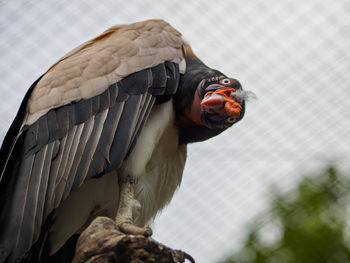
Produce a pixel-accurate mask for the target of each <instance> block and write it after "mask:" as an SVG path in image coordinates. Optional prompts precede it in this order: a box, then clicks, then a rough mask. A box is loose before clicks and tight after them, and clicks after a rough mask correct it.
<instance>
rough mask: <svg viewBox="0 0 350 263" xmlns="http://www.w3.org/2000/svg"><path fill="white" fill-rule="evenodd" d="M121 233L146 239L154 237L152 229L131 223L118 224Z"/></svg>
mask: <svg viewBox="0 0 350 263" xmlns="http://www.w3.org/2000/svg"><path fill="white" fill-rule="evenodd" d="M118 227H119V229H120V231H122V232H123V233H125V234H131V235H134V236H138V235H142V236H145V237H150V236H151V235H152V229H151V228H149V227H138V226H135V225H133V224H131V223H128V222H124V223H120V224H118Z"/></svg>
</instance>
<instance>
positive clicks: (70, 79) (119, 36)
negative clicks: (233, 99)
mask: <svg viewBox="0 0 350 263" xmlns="http://www.w3.org/2000/svg"><path fill="white" fill-rule="evenodd" d="M183 45H184V42H183V40H182V38H181V34H180V33H179V32H178V31H177V30H175V29H174V28H173V27H171V26H170V25H169V24H168V23H167V22H165V21H163V20H148V21H143V22H138V23H134V24H129V25H122V26H114V27H112V28H110V29H108V30H107V31H105V32H104V33H102V34H101V35H100V36H98V37H96V38H94V39H92V40H90V41H88V42H86V43H84V44H82V45H80V46H79V47H77V48H75V49H73V50H72V51H71V52H69V53H68V54H66V55H65V56H64V57H62V58H61V59H60V60H59V61H58V62H56V63H55V64H54V65H53V66H52V67H51V68H50V69H49V70H48V71H47V72H46V73H45V75H44V76H43V78H42V79H41V80H40V82H39V83H38V85H37V86H36V87H35V89H34V91H33V93H32V95H31V97H30V99H29V101H28V106H27V113H26V116H25V121H24V124H26V125H30V124H32V123H34V122H35V121H36V120H37V119H38V118H39V117H40V116H42V115H44V114H45V113H46V112H48V111H49V110H50V109H52V108H55V107H58V106H62V105H64V104H66V103H69V102H71V101H74V100H79V99H88V98H91V97H93V96H96V95H98V94H101V93H102V92H103V91H105V90H106V89H107V87H108V86H109V85H110V84H112V83H115V82H117V81H119V80H121V79H122V78H123V77H126V76H128V75H130V74H131V73H134V72H137V71H140V70H142V69H145V68H150V67H153V66H156V65H158V64H159V63H162V62H164V61H172V62H175V63H177V64H180V63H181V61H183V60H184V54H183V48H182V47H183ZM63 62H64V63H63ZM183 70H184V69H182V71H183Z"/></svg>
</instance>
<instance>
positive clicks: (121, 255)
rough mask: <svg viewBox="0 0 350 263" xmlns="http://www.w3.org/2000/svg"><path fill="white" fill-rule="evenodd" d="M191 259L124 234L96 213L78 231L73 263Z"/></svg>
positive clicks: (151, 241) (176, 262) (171, 262)
mask: <svg viewBox="0 0 350 263" xmlns="http://www.w3.org/2000/svg"><path fill="white" fill-rule="evenodd" d="M186 259H187V260H189V262H192V263H194V260H193V258H192V257H191V256H190V255H188V254H187V253H185V252H183V251H181V250H174V249H171V248H169V247H166V246H164V245H163V244H161V243H159V242H157V241H155V240H154V239H152V238H149V237H148V238H146V237H144V236H133V235H126V234H124V233H122V232H120V231H119V229H118V226H117V225H116V224H115V222H114V221H113V220H112V219H110V218H107V217H97V218H96V219H95V220H94V221H93V222H92V223H91V224H90V226H89V227H88V228H87V229H86V230H85V231H84V232H83V233H82V234H81V235H80V237H79V239H78V242H77V246H76V251H75V256H74V259H73V263H151V262H153V263H155V262H157V263H183V262H185V260H186Z"/></svg>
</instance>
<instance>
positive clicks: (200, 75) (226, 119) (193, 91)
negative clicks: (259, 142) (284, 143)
mask: <svg viewBox="0 0 350 263" xmlns="http://www.w3.org/2000/svg"><path fill="white" fill-rule="evenodd" d="M184 54H185V59H186V71H185V73H184V74H183V76H182V77H181V79H180V86H179V91H178V94H177V96H176V97H175V107H176V108H177V111H178V114H177V116H179V117H178V126H179V127H180V129H179V130H180V143H191V142H198V141H203V140H206V139H209V138H211V137H213V136H216V135H218V134H220V133H221V132H223V131H224V130H226V129H227V128H229V127H231V126H232V125H233V124H235V123H237V122H238V121H240V120H241V119H242V118H243V116H244V113H245V101H246V100H248V99H249V98H251V97H255V95H254V93H252V92H250V91H245V90H243V89H242V86H241V84H240V83H239V81H238V80H236V79H234V78H230V77H227V76H226V75H224V74H223V73H221V72H220V71H218V70H215V69H212V68H209V67H207V66H206V65H205V64H204V63H203V62H202V61H201V60H200V59H198V57H196V56H195V54H194V53H193V51H192V50H191V48H190V47H189V46H188V45H185V47H184ZM189 91H190V92H189Z"/></svg>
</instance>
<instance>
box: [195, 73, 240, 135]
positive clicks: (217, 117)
mask: <svg viewBox="0 0 350 263" xmlns="http://www.w3.org/2000/svg"><path fill="white" fill-rule="evenodd" d="M221 88H234V89H235V90H236V91H237V90H242V86H241V84H240V83H239V81H238V80H236V79H232V78H227V77H226V76H223V75H221V76H217V77H212V78H209V79H205V80H203V81H202V82H201V83H200V85H199V87H198V89H197V92H198V95H199V98H200V99H201V100H202V99H203V98H204V96H205V94H206V93H207V92H214V91H215V90H217V89H221ZM237 102H238V103H239V104H241V106H242V111H241V114H240V116H239V117H238V118H237V119H235V120H233V119H232V117H230V116H227V115H222V114H218V113H209V112H208V111H206V110H204V109H203V107H202V112H201V121H202V122H203V123H204V124H205V125H206V126H207V127H209V128H212V129H213V128H221V129H226V128H228V127H231V126H232V125H233V124H234V123H236V122H237V121H239V120H241V119H242V118H243V115H244V110H245V102H244V101H237Z"/></svg>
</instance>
